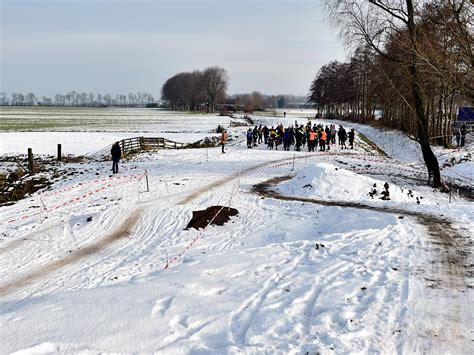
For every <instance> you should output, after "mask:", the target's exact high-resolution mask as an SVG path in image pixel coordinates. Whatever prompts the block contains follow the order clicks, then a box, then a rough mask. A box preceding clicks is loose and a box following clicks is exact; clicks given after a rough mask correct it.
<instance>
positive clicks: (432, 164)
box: [406, 0, 441, 187]
mask: <svg viewBox="0 0 474 355" xmlns="http://www.w3.org/2000/svg"><path fill="white" fill-rule="evenodd" d="M406 4H407V14H408V32H409V35H410V45H411V48H410V51H411V53H410V66H409V69H410V81H411V88H412V92H413V97H414V99H415V111H416V116H417V126H418V139H419V143H420V147H421V152H422V154H423V160H424V161H425V165H426V168H427V169H428V176H429V177H431V176H432V177H433V186H434V187H440V186H441V173H440V171H439V163H438V159H437V158H436V156H435V155H434V153H433V151H432V150H431V146H430V141H429V121H428V119H427V117H426V116H425V110H424V108H425V104H424V97H423V93H422V91H421V86H420V81H419V76H418V66H417V61H418V60H417V43H416V29H415V19H414V12H413V1H412V0H406Z"/></svg>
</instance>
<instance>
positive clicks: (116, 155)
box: [110, 142, 122, 174]
mask: <svg viewBox="0 0 474 355" xmlns="http://www.w3.org/2000/svg"><path fill="white" fill-rule="evenodd" d="M110 153H111V154H112V173H113V174H117V173H118V162H119V160H120V158H121V157H122V149H121V148H120V144H119V142H115V143H114V145H113V146H112V149H111V151H110Z"/></svg>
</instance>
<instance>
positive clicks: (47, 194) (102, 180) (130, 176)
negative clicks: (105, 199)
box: [40, 174, 141, 197]
mask: <svg viewBox="0 0 474 355" xmlns="http://www.w3.org/2000/svg"><path fill="white" fill-rule="evenodd" d="M137 176H141V175H140V174H134V175H126V176H110V177H107V178H103V179H96V180H91V181H87V182H79V183H77V184H75V185H73V186H70V187H66V188H64V189H61V190H55V191H51V192H42V193H40V194H41V196H45V197H49V196H55V195H59V194H61V193H64V192H69V191H72V190H74V189H77V188H81V187H85V186H88V185H91V184H97V183H101V182H106V181H112V180H123V179H129V178H133V177H137Z"/></svg>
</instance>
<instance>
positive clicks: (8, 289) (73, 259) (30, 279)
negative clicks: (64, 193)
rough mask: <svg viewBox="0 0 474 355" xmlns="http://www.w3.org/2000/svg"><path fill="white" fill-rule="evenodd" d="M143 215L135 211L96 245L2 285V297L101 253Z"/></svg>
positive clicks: (126, 234)
mask: <svg viewBox="0 0 474 355" xmlns="http://www.w3.org/2000/svg"><path fill="white" fill-rule="evenodd" d="M142 214H143V210H141V209H137V210H135V211H133V212H132V213H131V214H130V215H129V216H128V217H127V218H126V219H125V220H124V221H123V222H122V223H121V224H120V226H119V227H118V228H117V229H116V230H115V231H114V232H113V233H111V234H109V235H107V236H106V237H104V238H102V239H100V240H98V241H96V242H94V243H91V244H88V245H86V246H84V247H83V248H82V249H80V250H78V251H76V252H74V253H72V254H70V255H68V256H66V257H64V258H62V259H60V260H57V261H52V262H50V263H49V264H46V265H44V266H42V267H40V268H39V269H37V270H35V271H32V272H29V273H25V274H23V275H21V276H20V277H17V278H15V279H14V280H11V281H9V282H7V283H4V284H2V285H0V297H4V296H6V295H8V294H10V293H12V292H15V291H17V290H20V289H22V288H24V287H25V286H28V285H30V284H32V283H34V282H35V281H37V280H39V279H41V278H44V277H46V276H48V275H49V274H51V273H53V272H55V271H58V270H60V269H63V268H64V267H66V266H69V265H71V264H74V263H77V262H78V261H80V260H82V259H84V258H87V257H89V256H91V255H94V254H97V253H99V252H100V251H102V250H104V249H106V248H107V247H109V246H110V245H111V244H113V243H115V242H117V241H119V240H121V239H123V238H126V237H128V236H129V235H130V233H131V232H132V229H133V227H134V226H135V224H136V223H137V222H138V220H139V218H140V217H141V215H142Z"/></svg>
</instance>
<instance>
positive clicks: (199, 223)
mask: <svg viewBox="0 0 474 355" xmlns="http://www.w3.org/2000/svg"><path fill="white" fill-rule="evenodd" d="M238 214H239V211H237V210H236V209H235V208H231V207H224V206H211V207H208V208H206V209H205V210H201V211H193V218H191V220H190V221H189V223H188V225H187V226H186V228H185V229H186V230H188V229H189V228H195V229H199V228H206V227H207V226H208V225H217V226H222V225H223V224H224V223H226V222H228V221H229V220H230V217H232V216H237V215H238Z"/></svg>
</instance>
